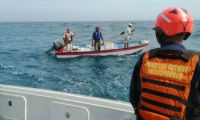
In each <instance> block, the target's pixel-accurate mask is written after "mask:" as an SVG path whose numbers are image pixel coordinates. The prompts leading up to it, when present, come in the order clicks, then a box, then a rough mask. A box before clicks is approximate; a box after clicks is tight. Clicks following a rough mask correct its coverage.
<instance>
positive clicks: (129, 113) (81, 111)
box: [0, 84, 135, 120]
mask: <svg viewBox="0 0 200 120" xmlns="http://www.w3.org/2000/svg"><path fill="white" fill-rule="evenodd" d="M0 120H135V116H134V110H133V108H132V106H131V104H130V103H125V102H119V101H114V100H108V99H102V98H94V97H89V96H83V95H76V94H69V93H62V92H55V91H48V90H41V89H34V88H24V87H17V86H8V85H2V84H0Z"/></svg>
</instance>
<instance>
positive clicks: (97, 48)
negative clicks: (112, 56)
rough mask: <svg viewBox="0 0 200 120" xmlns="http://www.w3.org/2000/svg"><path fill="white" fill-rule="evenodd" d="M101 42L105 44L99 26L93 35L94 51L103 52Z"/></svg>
mask: <svg viewBox="0 0 200 120" xmlns="http://www.w3.org/2000/svg"><path fill="white" fill-rule="evenodd" d="M101 40H102V42H103V44H104V41H103V36H102V33H101V32H100V30H99V26H96V27H95V31H94V33H93V34H92V45H94V50H95V51H100V50H101Z"/></svg>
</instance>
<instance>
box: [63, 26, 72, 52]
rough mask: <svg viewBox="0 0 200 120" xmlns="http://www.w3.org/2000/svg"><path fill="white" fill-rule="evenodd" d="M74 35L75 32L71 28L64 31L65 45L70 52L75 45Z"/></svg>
mask: <svg viewBox="0 0 200 120" xmlns="http://www.w3.org/2000/svg"><path fill="white" fill-rule="evenodd" d="M73 37H74V33H73V32H72V31H71V30H70V29H69V28H67V31H66V32H65V33H64V37H63V40H64V43H65V46H66V47H67V51H68V52H71V51H72V49H73V46H72V41H73Z"/></svg>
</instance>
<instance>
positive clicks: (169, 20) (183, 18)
mask: <svg viewBox="0 0 200 120" xmlns="http://www.w3.org/2000/svg"><path fill="white" fill-rule="evenodd" d="M155 28H158V29H160V30H162V32H163V33H164V34H165V35H166V36H174V35H177V34H179V33H186V35H185V38H184V39H185V40H186V39H187V38H188V37H189V36H190V35H191V34H192V31H193V19H192V16H191V15H190V14H189V13H188V12H187V11H186V10H185V9H182V8H178V7H170V8H168V9H166V10H164V11H162V12H161V13H160V14H159V15H158V17H157V20H156V25H155Z"/></svg>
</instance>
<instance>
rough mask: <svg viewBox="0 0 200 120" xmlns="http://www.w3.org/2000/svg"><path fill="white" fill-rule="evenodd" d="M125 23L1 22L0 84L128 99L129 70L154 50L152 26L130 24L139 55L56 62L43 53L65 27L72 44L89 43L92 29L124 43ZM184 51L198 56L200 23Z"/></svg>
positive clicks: (154, 41) (140, 23)
mask: <svg viewBox="0 0 200 120" xmlns="http://www.w3.org/2000/svg"><path fill="white" fill-rule="evenodd" d="M128 23H129V22H2V23H0V83H1V84H8V85H17V86H25V87H33V88H41V89H48V90H56V91H63V92H68V93H76V94H81V95H89V96H95V97H101V98H108V99H114V100H120V101H128V100H129V89H130V88H129V85H130V81H131V75H132V72H133V69H134V65H135V63H136V61H137V60H138V58H139V57H140V55H141V53H142V52H145V51H146V50H148V49H151V48H156V47H159V45H158V43H157V41H156V38H155V32H154V31H153V30H152V28H153V26H154V22H152V21H136V22H134V21H133V27H134V28H135V29H136V31H135V34H134V35H133V40H132V41H139V40H149V41H150V44H149V46H148V48H147V49H145V50H143V51H142V52H141V53H140V54H138V55H123V56H108V57H78V58H71V59H56V58H55V56H54V54H51V55H45V54H44V53H43V51H44V50H46V49H48V48H49V47H51V45H52V42H53V41H54V40H56V39H61V40H62V37H63V33H64V32H65V30H66V28H67V27H69V28H70V29H71V30H72V31H73V32H74V34H75V38H74V40H73V44H74V45H81V46H85V45H86V44H91V39H92V37H91V36H92V33H93V31H94V28H95V26H97V25H98V26H100V29H101V32H102V34H103V37H104V39H105V40H110V41H113V42H115V43H118V44H123V36H119V34H120V33H121V32H122V31H124V30H125V29H126V27H127V25H128ZM184 45H185V46H186V47H187V48H188V49H192V50H197V51H200V48H199V47H200V21H195V30H194V34H193V35H192V36H191V37H190V38H189V40H187V41H185V42H184Z"/></svg>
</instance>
